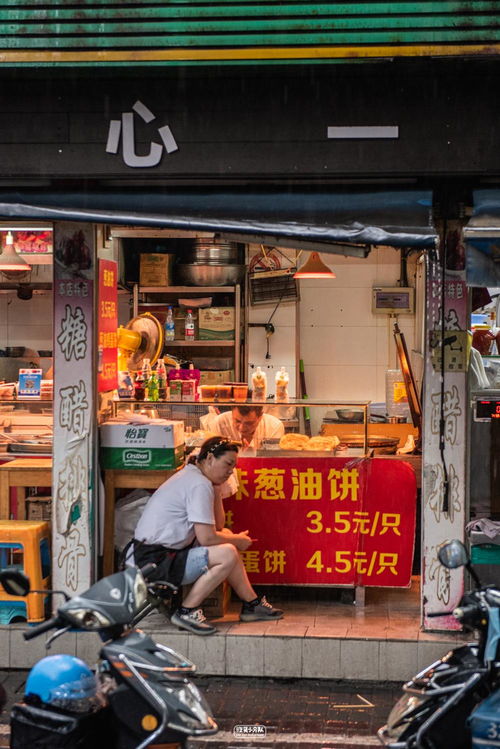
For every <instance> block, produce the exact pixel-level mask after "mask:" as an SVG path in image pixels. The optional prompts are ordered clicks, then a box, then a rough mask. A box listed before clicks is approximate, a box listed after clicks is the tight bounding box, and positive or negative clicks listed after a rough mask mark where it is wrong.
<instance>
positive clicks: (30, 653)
mask: <svg viewBox="0 0 500 749" xmlns="http://www.w3.org/2000/svg"><path fill="white" fill-rule="evenodd" d="M26 630H27V627H26V625H22V624H21V625H17V624H11V630H10V638H9V649H10V657H9V668H31V666H32V665H33V664H34V663H36V662H37V661H39V660H40V658H44V657H45V656H46V655H48V654H49V653H48V652H47V651H46V650H45V639H46V638H45V637H37V638H36V639H35V640H30V641H29V642H26V640H25V639H24V637H23V633H24V632H25V631H26Z"/></svg>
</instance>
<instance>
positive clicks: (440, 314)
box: [422, 222, 468, 630]
mask: <svg viewBox="0 0 500 749" xmlns="http://www.w3.org/2000/svg"><path fill="white" fill-rule="evenodd" d="M443 233H444V237H443V238H444V242H443V252H442V258H441V263H439V262H438V261H437V258H436V259H434V260H433V259H430V258H429V260H428V263H427V303H426V316H427V320H426V323H427V325H426V327H427V341H428V342H427V347H426V350H427V355H426V360H425V376H424V386H425V397H424V422H423V423H424V435H423V436H424V439H423V465H424V471H423V481H422V526H423V538H422V542H423V543H422V555H423V564H422V570H423V586H422V601H423V622H424V626H425V627H427V628H429V629H443V630H449V629H459V628H460V624H459V622H457V620H456V619H455V617H454V616H453V614H452V612H453V609H454V608H455V607H456V606H458V605H459V602H460V600H461V598H462V594H463V590H464V575H463V569H456V570H448V569H446V568H445V567H443V566H442V565H441V564H440V563H439V560H438V556H437V555H438V550H439V546H440V545H441V544H443V543H444V542H446V541H450V540H451V539H453V538H459V539H463V537H464V529H465V522H466V517H467V513H466V453H467V444H466V442H467V418H468V396H467V347H468V334H467V329H468V315H467V284H466V280H465V249H464V246H463V238H462V233H461V226H460V224H459V223H458V222H448V225H447V227H446V228H445V229H444V232H443ZM443 265H444V267H443ZM436 611H448V612H449V614H448V616H442V617H436V618H429V617H428V616H427V615H428V614H429V613H432V612H436Z"/></svg>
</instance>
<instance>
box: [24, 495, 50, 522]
mask: <svg viewBox="0 0 500 749" xmlns="http://www.w3.org/2000/svg"><path fill="white" fill-rule="evenodd" d="M26 519H27V520H48V521H50V520H52V497H30V498H29V499H27V500H26Z"/></svg>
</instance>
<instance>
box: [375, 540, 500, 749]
mask: <svg viewBox="0 0 500 749" xmlns="http://www.w3.org/2000/svg"><path fill="white" fill-rule="evenodd" d="M438 558H439V561H440V562H441V564H443V565H444V566H445V567H447V568H448V569H455V568H457V567H462V566H465V568H466V569H467V570H468V571H469V572H470V574H471V577H472V579H473V580H474V583H475V585H476V588H475V590H473V591H471V592H469V593H466V594H465V595H464V596H463V598H462V600H461V602H460V606H459V607H458V608H456V609H455V610H454V611H453V615H454V616H455V617H456V618H457V619H458V621H459V622H460V623H461V624H462V625H463V627H464V629H466V630H471V631H474V632H476V633H477V642H473V643H470V644H467V645H463V646H461V647H457V648H455V649H454V650H451V651H450V652H449V653H447V654H446V655H445V656H443V658H440V660H438V661H436V662H435V663H433V664H432V665H431V666H428V667H427V668H426V669H425V670H424V671H421V672H420V673H419V674H417V675H416V676H414V677H413V679H412V680H411V681H409V682H407V683H406V684H405V685H404V686H403V695H402V697H401V698H400V699H399V700H398V702H397V703H396V704H395V706H394V707H393V708H392V710H391V712H390V714H389V717H388V719H387V723H386V725H384V726H383V727H382V728H380V730H379V731H378V734H377V735H378V738H379V739H380V741H381V743H382V744H384V745H385V746H386V747H388V748H389V749H470V748H471V747H474V746H479V745H482V746H484V747H485V749H487V748H488V747H489V746H491V745H492V744H490V743H487V742H485V741H484V733H483V732H482V728H483V726H482V721H481V712H480V709H481V708H478V706H479V705H480V704H481V703H482V704H483V705H485V704H486V702H483V701H485V700H486V698H488V697H489V696H490V695H494V693H495V692H496V690H497V689H498V687H499V685H500V663H499V661H498V658H499V653H498V645H499V640H500V590H497V589H496V588H495V587H493V586H488V587H481V583H480V581H479V578H478V576H477V574H476V572H475V570H474V569H473V568H472V566H471V564H470V560H469V557H468V554H467V551H466V549H465V547H464V545H463V544H462V543H461V542H460V541H457V540H455V541H451V542H450V543H448V544H445V545H443V546H442V547H441V548H440V549H439V551H438ZM449 613H450V612H446V613H444V612H443V613H441V612H438V613H433V614H429V616H436V617H438V616H449ZM490 699H491V698H490ZM495 730H496V729H495ZM499 738H500V734H499ZM473 741H474V743H473ZM476 741H478V742H479V743H477V744H476V743H475V742H476ZM494 745H495V746H500V742H498V743H496V744H494Z"/></svg>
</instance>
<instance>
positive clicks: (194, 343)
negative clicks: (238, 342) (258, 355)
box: [167, 340, 235, 348]
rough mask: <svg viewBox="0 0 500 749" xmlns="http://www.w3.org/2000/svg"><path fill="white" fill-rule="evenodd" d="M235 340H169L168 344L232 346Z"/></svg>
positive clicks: (170, 345)
mask: <svg viewBox="0 0 500 749" xmlns="http://www.w3.org/2000/svg"><path fill="white" fill-rule="evenodd" d="M234 343H235V342H234V341H198V340H195V341H180V340H179V341H167V346H168V347H169V348H170V347H175V346H210V347H213V346H230V347H231V348H232V347H233V346H234Z"/></svg>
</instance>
